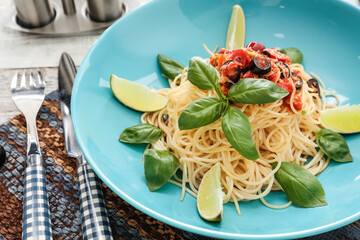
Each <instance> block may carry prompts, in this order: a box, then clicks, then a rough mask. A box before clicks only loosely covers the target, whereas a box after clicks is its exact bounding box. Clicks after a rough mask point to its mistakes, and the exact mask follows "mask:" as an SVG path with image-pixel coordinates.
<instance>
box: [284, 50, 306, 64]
mask: <svg viewBox="0 0 360 240" xmlns="http://www.w3.org/2000/svg"><path fill="white" fill-rule="evenodd" d="M280 52H282V53H284V54H286V55H287V56H288V57H289V58H290V60H291V63H301V62H302V61H303V54H302V53H301V52H300V50H299V49H297V48H294V47H289V48H284V49H281V50H280Z"/></svg>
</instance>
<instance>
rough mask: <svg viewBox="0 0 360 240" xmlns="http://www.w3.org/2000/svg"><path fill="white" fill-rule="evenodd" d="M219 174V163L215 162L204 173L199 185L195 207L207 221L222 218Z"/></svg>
mask: <svg viewBox="0 0 360 240" xmlns="http://www.w3.org/2000/svg"><path fill="white" fill-rule="evenodd" d="M220 176H221V170H220V163H217V164H215V165H214V166H213V167H212V168H210V170H209V171H207V172H206V173H205V174H204V177H203V179H202V180H201V183H200V186H199V192H198V197H197V209H198V211H199V214H200V216H201V217H202V218H203V219H205V220H207V221H221V218H222V213H223V197H224V194H223V192H222V190H221V184H220Z"/></svg>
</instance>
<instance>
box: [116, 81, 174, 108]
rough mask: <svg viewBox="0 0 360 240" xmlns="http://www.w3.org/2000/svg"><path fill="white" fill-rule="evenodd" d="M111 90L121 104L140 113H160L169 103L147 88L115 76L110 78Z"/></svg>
mask: <svg viewBox="0 0 360 240" xmlns="http://www.w3.org/2000/svg"><path fill="white" fill-rule="evenodd" d="M110 88H111V91H112V92H113V94H114V96H115V97H116V98H117V99H118V100H119V101H120V102H121V103H123V104H124V105H125V106H127V107H129V108H132V109H134V110H137V111H140V112H153V111H158V110H160V109H162V108H164V107H165V106H166V104H167V103H168V101H169V100H168V99H167V98H166V97H164V96H161V95H159V94H157V93H155V92H152V91H151V90H150V89H149V88H148V87H146V86H143V85H140V84H137V83H134V82H131V81H129V80H126V79H123V78H119V77H117V76H115V75H114V74H112V75H111V77H110Z"/></svg>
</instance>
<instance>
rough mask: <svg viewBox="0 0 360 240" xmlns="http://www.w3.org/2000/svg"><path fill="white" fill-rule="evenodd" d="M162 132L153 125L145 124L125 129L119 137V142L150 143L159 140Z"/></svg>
mask: <svg viewBox="0 0 360 240" xmlns="http://www.w3.org/2000/svg"><path fill="white" fill-rule="evenodd" d="M162 136H163V131H161V129H159V128H157V127H155V126H154V125H151V124H148V123H145V124H140V125H136V126H133V127H129V128H126V129H125V130H124V131H123V132H122V133H121V135H120V137H119V141H120V142H126V143H151V142H155V141H156V140H159V139H160V138H161V137H162Z"/></svg>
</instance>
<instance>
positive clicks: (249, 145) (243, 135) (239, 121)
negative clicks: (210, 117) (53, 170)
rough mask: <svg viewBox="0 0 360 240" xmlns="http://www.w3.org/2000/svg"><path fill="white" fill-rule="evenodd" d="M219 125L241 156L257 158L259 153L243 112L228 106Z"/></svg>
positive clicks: (251, 158) (250, 158)
mask: <svg viewBox="0 0 360 240" xmlns="http://www.w3.org/2000/svg"><path fill="white" fill-rule="evenodd" d="M221 127H222V130H223V131H224V133H225V137H226V138H227V140H228V141H229V143H230V144H231V145H232V146H233V147H234V148H235V149H236V151H238V152H239V153H240V154H241V155H242V156H243V157H245V158H247V159H249V160H256V159H258V158H259V153H258V151H257V150H256V147H255V143H254V140H253V138H252V136H251V128H250V123H249V120H248V118H247V117H246V115H245V114H244V113H243V112H241V111H240V110H238V109H236V108H233V107H229V108H228V109H227V110H226V112H225V114H224V116H223V118H222V121H221Z"/></svg>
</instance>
